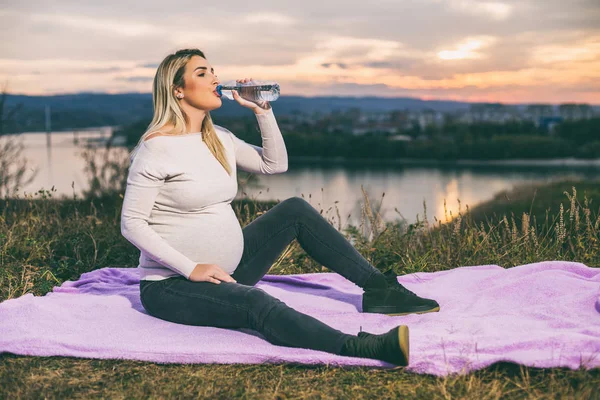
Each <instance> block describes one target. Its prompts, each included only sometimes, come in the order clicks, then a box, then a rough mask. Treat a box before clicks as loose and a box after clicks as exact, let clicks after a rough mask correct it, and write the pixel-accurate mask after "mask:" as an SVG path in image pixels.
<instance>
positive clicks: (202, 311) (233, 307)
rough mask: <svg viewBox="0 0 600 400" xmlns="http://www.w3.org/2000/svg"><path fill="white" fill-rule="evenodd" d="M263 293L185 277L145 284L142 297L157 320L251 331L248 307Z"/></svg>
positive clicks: (249, 287)
mask: <svg viewBox="0 0 600 400" xmlns="http://www.w3.org/2000/svg"><path fill="white" fill-rule="evenodd" d="M258 290H260V289H258V288H254V287H251V286H246V285H242V284H239V283H233V282H221V283H219V284H216V283H211V282H193V281H190V280H188V279H186V278H185V277H183V276H182V277H174V278H168V279H165V280H164V281H159V282H154V283H151V284H149V285H148V284H145V285H144V287H142V288H141V293H140V297H141V300H142V304H143V306H144V308H145V309H146V311H147V312H148V313H149V314H150V315H152V316H154V317H157V318H160V319H163V320H166V321H170V322H175V323H180V324H186V325H198V326H215V327H220V328H248V327H249V320H248V306H249V304H250V303H251V302H252V301H253V299H255V298H258V297H264V296H256V294H255V293H254V292H255V291H258Z"/></svg>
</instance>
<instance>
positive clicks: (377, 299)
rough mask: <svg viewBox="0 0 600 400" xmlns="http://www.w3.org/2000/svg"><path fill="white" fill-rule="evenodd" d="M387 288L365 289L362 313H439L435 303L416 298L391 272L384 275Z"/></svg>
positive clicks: (430, 300)
mask: <svg viewBox="0 0 600 400" xmlns="http://www.w3.org/2000/svg"><path fill="white" fill-rule="evenodd" d="M384 275H385V277H386V281H387V284H388V287H387V288H366V289H365V292H364V293H363V298H362V307H363V312H368V313H379V314H387V315H407V314H424V313H428V312H437V311H440V305H439V304H438V302H437V301H435V300H432V299H426V298H423V297H419V296H417V295H416V294H415V293H414V292H411V291H410V290H408V289H407V288H405V287H404V286H402V285H401V284H400V283H399V282H398V279H397V278H396V274H395V273H394V272H393V271H391V270H390V271H388V272H386V273H384Z"/></svg>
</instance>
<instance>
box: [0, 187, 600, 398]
mask: <svg viewBox="0 0 600 400" xmlns="http://www.w3.org/2000/svg"><path fill="white" fill-rule="evenodd" d="M598 198H600V181H596V182H583V181H577V182H573V181H563V182H555V183H551V184H548V185H541V186H537V187H533V186H526V187H519V188H515V190H513V191H509V192H505V193H502V194H499V195H498V196H497V197H496V198H495V199H494V200H492V201H490V202H487V203H485V204H481V205H479V206H477V207H475V208H473V209H469V208H468V207H467V208H466V210H465V212H462V211H461V212H459V214H458V215H446V216H445V218H444V221H436V220H434V221H429V220H428V218H427V215H426V213H427V208H426V205H425V207H424V210H423V216H422V218H420V219H419V221H418V222H417V223H414V224H410V225H409V224H403V223H400V224H391V223H387V224H385V223H383V221H381V218H380V217H379V214H378V212H377V211H378V210H377V209H376V207H373V206H372V204H371V200H370V199H369V198H368V197H367V196H366V194H365V197H364V211H363V216H362V217H363V218H362V220H361V224H360V225H359V226H357V227H352V226H346V227H342V226H341V220H340V218H339V213H337V218H336V215H334V216H333V218H330V217H329V215H328V214H329V213H328V212H324V210H321V211H322V213H323V215H324V216H325V217H326V218H327V219H328V220H329V221H330V222H331V223H332V224H333V225H334V226H336V227H337V228H338V229H339V230H340V231H342V232H343V233H344V235H345V236H346V237H347V238H348V239H349V240H351V241H352V242H353V244H354V245H355V247H356V248H357V249H358V250H359V252H360V253H361V254H362V255H363V256H364V257H365V258H366V259H367V260H369V261H370V262H371V263H372V264H373V265H375V266H376V267H377V268H380V269H382V270H386V269H389V268H393V270H394V271H395V272H396V273H398V274H405V273H411V272H417V271H439V270H445V269H451V268H456V267H459V266H466V265H480V264H498V265H501V266H503V267H506V268H509V267H512V266H515V265H522V264H526V263H530V262H537V261H543V260H569V261H577V262H582V263H584V264H586V265H589V266H596V267H597V266H598V265H600V263H599V261H600V239H599V236H600V235H599V232H600V229H599V228H600V226H599V225H600V208H599V207H598V204H597V203H596V202H595V201H594V200H593V199H598ZM307 200H309V201H310V199H307ZM596 201H597V200H596ZM121 203H122V198H121V197H120V196H105V197H102V198H96V199H93V200H90V201H87V200H61V201H58V200H55V199H53V198H52V192H48V191H40V192H38V193H37V194H35V195H34V196H29V197H28V198H24V199H23V198H22V199H12V200H2V201H0V264H1V265H2V268H0V301H3V300H6V299H10V298H15V297H19V296H22V295H23V294H25V293H33V294H35V295H37V296H42V295H44V294H46V293H48V292H49V291H51V290H52V288H53V287H54V286H58V285H60V284H61V283H62V282H64V281H65V280H76V279H78V277H79V276H80V275H81V274H82V273H84V272H88V271H91V270H94V269H98V268H104V267H109V266H111V267H135V266H136V265H137V262H138V260H137V259H138V257H139V252H138V250H137V249H136V248H135V247H133V245H131V244H130V243H129V242H127V241H126V240H125V239H124V238H123V237H122V236H121V234H120V220H119V216H120V208H121ZM274 204H275V203H274V202H266V203H262V202H257V201H253V200H252V199H244V200H240V201H234V202H233V203H232V205H233V206H234V209H235V211H236V213H237V215H238V218H239V220H240V224H241V225H242V226H245V225H246V224H247V223H249V222H251V221H252V220H253V219H254V218H256V217H257V216H258V215H260V214H261V213H264V212H266V211H267V210H268V209H269V208H271V207H272V206H273V205H274ZM328 211H329V210H328ZM336 211H337V209H336ZM320 271H326V269H325V268H324V267H322V266H321V265H318V264H317V263H316V262H315V261H314V260H312V259H311V258H310V257H309V256H308V255H307V254H306V253H304V251H303V250H302V249H301V248H300V246H299V244H298V243H297V241H294V242H292V244H290V246H289V247H288V248H287V249H286V250H285V251H284V252H283V253H282V254H281V257H280V258H279V259H278V260H277V261H276V262H275V264H274V265H273V268H272V269H271V271H270V273H272V274H294V273H308V272H320ZM598 387H600V373H599V369H594V370H590V371H586V370H584V369H580V370H577V371H571V370H568V369H563V368H552V369H537V368H529V367H523V366H519V365H514V364H510V363H497V364H495V365H493V366H490V367H488V368H485V369H483V370H480V371H476V372H473V373H471V374H468V375H465V376H449V377H445V378H438V377H433V376H428V375H418V374H412V373H409V372H406V371H405V370H404V369H403V368H398V369H392V370H390V369H378V368H367V367H358V368H334V367H329V366H306V365H295V364H279V365H245V364H241V365H216V364H215V365H202V364H198V365H174V364H170V365H160V364H155V363H149V362H136V361H129V360H128V361H118V360H93V359H81V358H69V357H24V356H17V355H12V354H3V355H1V356H0V388H1V390H0V398H40V397H44V398H65V397H85V398H89V397H110V398H146V397H153V398H155V397H158V398H162V397H176V398H192V397H210V398H232V397H242V398H261V399H262V398H347V397H352V398H389V397H400V396H402V397H409V398H424V399H429V398H445V399H447V398H469V399H487V398H532V397H533V398H594V396H597V395H596V392H595V389H597V388H598Z"/></svg>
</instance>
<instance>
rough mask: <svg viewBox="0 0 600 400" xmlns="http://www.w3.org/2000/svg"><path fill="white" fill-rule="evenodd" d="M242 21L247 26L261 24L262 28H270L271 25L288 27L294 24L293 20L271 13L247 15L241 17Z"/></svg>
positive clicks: (286, 16)
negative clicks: (247, 24)
mask: <svg viewBox="0 0 600 400" xmlns="http://www.w3.org/2000/svg"><path fill="white" fill-rule="evenodd" d="M243 21H244V22H246V23H249V24H263V26H264V27H267V28H270V27H272V26H273V25H280V26H290V25H294V24H296V20H295V19H294V18H292V17H290V16H288V15H284V14H281V13H277V12H271V11H264V12H254V13H250V14H247V15H245V16H244V17H243Z"/></svg>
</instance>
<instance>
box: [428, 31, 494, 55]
mask: <svg viewBox="0 0 600 400" xmlns="http://www.w3.org/2000/svg"><path fill="white" fill-rule="evenodd" d="M496 40H497V39H496V38H495V37H493V36H479V37H470V38H466V39H464V40H463V41H462V42H461V43H459V44H458V45H457V46H456V47H455V48H454V49H452V50H442V51H439V52H438V53H437V56H438V57H439V58H441V59H442V60H462V59H477V58H482V57H483V54H482V53H480V52H477V50H480V49H481V48H485V47H487V46H489V45H490V44H493V43H494V42H496Z"/></svg>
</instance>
